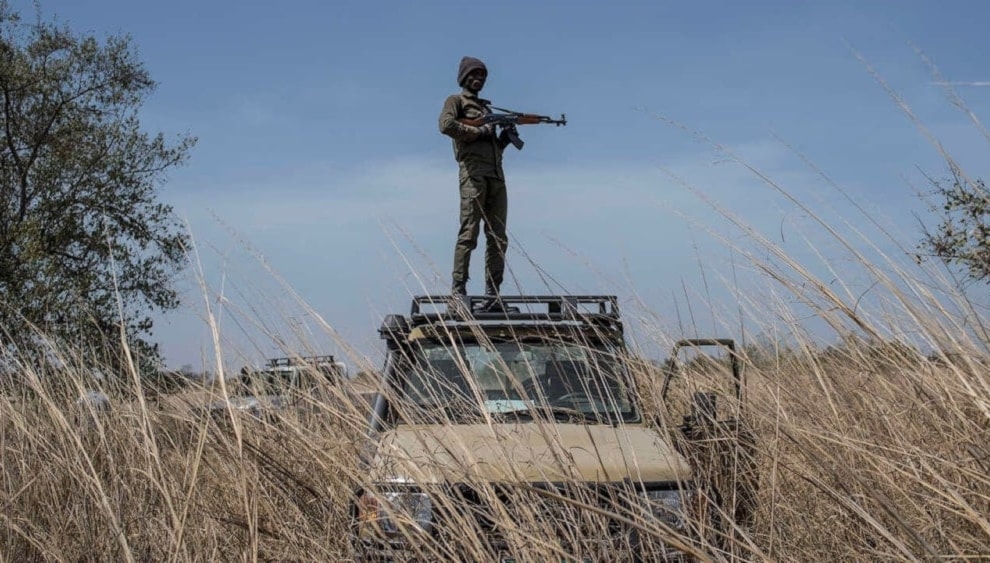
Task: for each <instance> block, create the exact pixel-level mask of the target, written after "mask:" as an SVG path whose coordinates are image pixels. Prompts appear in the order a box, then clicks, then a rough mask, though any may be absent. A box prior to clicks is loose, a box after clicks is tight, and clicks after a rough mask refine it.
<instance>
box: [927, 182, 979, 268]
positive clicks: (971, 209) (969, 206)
mask: <svg viewBox="0 0 990 563" xmlns="http://www.w3.org/2000/svg"><path fill="white" fill-rule="evenodd" d="M933 183H934V185H935V194H936V195H937V196H938V197H939V199H940V201H941V208H934V210H935V211H937V212H940V213H941V219H940V222H939V224H938V226H937V227H936V228H935V229H934V230H928V229H925V233H924V238H923V239H922V242H921V250H922V252H924V253H927V254H929V255H932V256H936V257H938V258H940V259H941V260H942V261H944V262H945V263H946V264H950V265H954V266H958V267H960V268H961V269H962V271H964V272H965V273H966V275H967V276H968V277H969V278H970V279H972V280H975V281H981V282H984V283H986V282H990V190H987V187H986V185H985V184H984V183H983V180H975V181H970V180H968V179H966V178H965V177H963V176H962V175H961V174H958V173H954V174H953V178H952V180H951V181H950V182H945V183H942V182H933Z"/></svg>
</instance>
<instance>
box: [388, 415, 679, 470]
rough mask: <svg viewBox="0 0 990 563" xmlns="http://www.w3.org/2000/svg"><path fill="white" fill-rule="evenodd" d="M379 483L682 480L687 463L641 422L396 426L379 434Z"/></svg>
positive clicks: (658, 435)
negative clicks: (611, 423)
mask: <svg viewBox="0 0 990 563" xmlns="http://www.w3.org/2000/svg"><path fill="white" fill-rule="evenodd" d="M372 472H373V478H374V479H375V480H376V481H377V482H393V483H401V482H415V483H424V484H425V483H440V482H459V481H484V482H519V483H522V482H559V481H565V480H579V481H585V482H600V483H604V482H616V481H622V480H625V479H627V478H628V479H632V480H634V481H643V482H659V481H677V480H687V479H690V477H691V469H690V466H689V465H688V463H687V461H686V460H685V459H684V458H683V457H682V456H681V455H680V454H678V453H677V452H676V451H675V450H674V448H673V447H672V446H671V445H670V444H669V443H668V442H666V441H665V440H663V439H662V438H661V435H660V434H659V433H657V432H656V431H655V430H653V429H650V428H647V427H645V426H642V425H620V426H611V425H604V424H603V425H583V424H559V423H558V424H549V423H538V422H519V423H512V424H495V425H487V424H465V425H441V424H429V425H400V426H398V427H396V428H395V429H392V430H389V431H387V432H385V433H383V435H382V436H381V440H380V441H379V442H378V448H377V451H376V454H375V457H374V461H373V464H372Z"/></svg>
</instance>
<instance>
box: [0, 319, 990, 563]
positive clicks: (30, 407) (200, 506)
mask: <svg viewBox="0 0 990 563" xmlns="http://www.w3.org/2000/svg"><path fill="white" fill-rule="evenodd" d="M932 329H933V331H934V330H936V329H939V334H944V331H942V330H940V329H941V327H936V326H933V327H932ZM747 353H748V355H747V361H746V366H745V368H746V373H747V386H746V388H747V401H746V405H747V409H748V410H747V418H748V420H750V421H751V423H752V426H753V428H754V430H755V432H756V440H757V452H758V459H757V460H756V461H757V466H758V468H759V475H760V488H759V492H758V499H757V510H756V514H755V517H754V519H753V522H752V525H751V526H749V527H748V528H746V529H743V530H738V531H737V532H736V534H735V539H734V545H732V546H730V547H731V548H732V549H731V552H732V553H734V554H735V555H734V556H735V557H740V558H746V559H755V560H764V559H768V560H786V561H813V560H849V559H857V560H862V559H870V560H913V559H943V558H944V559H959V558H981V557H986V556H988V545H990V517H988V515H990V477H988V475H990V471H988V470H990V440H987V436H988V430H990V377H988V372H987V369H986V365H985V358H984V357H983V356H980V355H974V354H968V355H967V354H961V353H960V354H952V355H943V356H935V357H931V358H930V357H925V356H922V355H920V354H917V353H916V352H914V351H913V350H912V349H911V348H909V347H906V346H903V345H894V344H890V343H879V342H876V341H873V342H871V341H868V340H863V339H849V340H848V341H847V342H846V344H845V345H843V346H840V347H833V348H831V349H827V350H821V349H817V348H812V347H810V346H807V347H801V346H797V347H792V348H788V349H782V350H769V349H757V348H749V349H747ZM25 370H27V368H25ZM76 373H79V372H76V371H74V370H73V369H72V368H71V367H69V368H65V369H63V370H62V371H59V372H58V373H54V372H53V373H34V372H30V371H28V372H27V373H25V372H19V373H13V374H10V375H8V377H16V378H17V380H18V381H19V382H21V383H23V382H27V385H26V387H24V386H22V387H17V386H8V389H21V391H19V392H9V393H7V394H5V395H4V397H3V402H2V403H0V415H2V426H0V445H2V448H0V456H2V458H0V463H2V472H0V480H2V491H3V493H2V505H3V510H0V522H2V524H0V556H2V557H3V558H4V559H5V560H10V561H23V560H53V561H62V560H73V561H75V560H203V559H211V560H212V559H224V560H227V559H241V558H251V559H253V558H258V559H263V560H270V559H293V560H346V559H347V558H349V557H350V553H349V550H348V544H347V541H346V538H347V534H348V523H349V517H348V514H347V506H348V502H349V500H350V494H351V492H352V491H353V490H354V489H355V488H356V487H357V486H359V485H361V484H363V482H364V480H366V479H367V475H366V474H365V472H364V471H363V470H362V468H361V464H360V454H361V453H362V452H361V448H362V447H363V446H362V444H363V439H364V424H365V423H364V418H363V417H364V411H365V405H364V404H363V403H361V402H360V401H353V399H354V395H352V394H351V392H352V391H354V390H353V389H348V388H347V385H345V386H344V387H343V388H328V389H324V390H323V391H324V393H323V394H322V395H321V398H320V399H319V401H318V402H317V401H316V400H315V399H312V400H311V402H310V403H309V404H308V405H307V408H306V409H303V412H304V414H285V415H281V416H279V417H277V418H276V419H275V420H272V421H268V422H257V421H252V420H250V419H248V418H244V417H238V416H230V414H229V413H228V414H227V415H225V416H223V417H220V418H219V419H211V418H210V417H209V416H208V415H206V414H203V413H202V412H201V411H199V410H198V409H197V408H196V407H197V406H201V405H203V404H205V403H206V402H207V401H208V400H210V399H211V398H216V396H217V394H218V390H217V389H207V388H202V389H198V390H196V391H193V392H188V391H187V392H185V393H183V394H181V395H175V396H160V397H155V396H151V395H149V394H147V393H146V390H142V389H139V388H137V387H135V385H134V384H122V385H120V386H118V387H115V388H110V389H106V392H107V393H108V394H109V395H110V396H111V397H112V398H113V403H112V404H113V406H112V408H111V410H110V411H109V412H105V413H94V412H91V411H89V410H88V409H86V408H81V407H80V406H79V405H76V404H75V400H76V398H77V397H79V396H80V395H81V393H82V391H83V390H84V389H85V388H86V387H87V385H85V384H84V379H83V378H81V377H79V378H77V377H76V375H75V374H76ZM25 376H27V377H25ZM54 381H59V382H65V381H68V382H70V383H72V382H76V383H77V384H75V385H64V384H62V385H53V384H51V383H52V382H54ZM643 381H644V382H650V381H653V382H657V381H658V379H656V378H643ZM647 384H648V383H647ZM348 385H349V384H348ZM25 389H26V390H25ZM641 392H642V393H643V394H644V396H645V397H651V396H652V397H655V396H656V393H657V392H658V389H656V388H649V387H644V388H642V389H641ZM327 393H329V394H330V395H331V397H332V398H331V399H330V400H328V399H327V398H326V397H327ZM648 404H649V401H648ZM651 408H652V409H655V410H662V409H663V406H659V405H657V404H656V403H655V402H654V403H653V407H651ZM505 517H506V518H512V519H513V521H512V522H513V526H514V528H512V529H516V530H519V531H520V533H521V534H523V535H524V536H525V537H526V538H528V539H527V540H526V541H528V542H530V544H529V545H533V542H534V541H535V542H536V545H539V538H540V537H541V528H540V527H541V526H546V525H549V524H548V523H546V522H542V523H541V522H540V521H532V522H527V523H525V524H522V523H520V521H519V518H520V516H519V515H514V516H513V515H505ZM602 529H604V528H602ZM655 532H656V534H657V536H658V537H661V536H663V534H664V532H663V530H660V529H657V530H655ZM534 538H535V539H534ZM474 539H476V536H473V535H471V534H465V535H461V536H455V537H453V538H448V539H447V543H446V544H444V545H445V548H450V549H453V547H452V546H455V547H459V548H461V551H459V552H460V553H464V552H465V551H466V552H467V553H472V551H471V550H472V549H474V548H475V547H474V545H475V544H473V543H472V541H474ZM458 542H460V543H459V544H458ZM548 545H549V544H548ZM423 548H424V549H427V550H428V551H429V550H435V549H437V548H436V546H425V545H424V546H423ZM477 549H480V548H477ZM547 549H548V551H546V553H554V550H553V546H552V545H550V547H548V548H547ZM434 553H437V552H434ZM442 553H448V552H442ZM475 554H476V555H478V556H479V557H480V556H481V552H476V553H475ZM615 555H616V556H618V555H619V554H615ZM708 556H710V557H712V558H714V559H720V558H728V557H729V555H728V553H727V552H726V553H720V552H715V551H713V550H709V553H708Z"/></svg>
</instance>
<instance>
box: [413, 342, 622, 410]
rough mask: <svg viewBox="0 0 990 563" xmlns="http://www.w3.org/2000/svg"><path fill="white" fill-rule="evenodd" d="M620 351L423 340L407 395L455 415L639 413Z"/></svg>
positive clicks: (420, 403)
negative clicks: (617, 352) (454, 345)
mask: <svg viewBox="0 0 990 563" xmlns="http://www.w3.org/2000/svg"><path fill="white" fill-rule="evenodd" d="M617 358H618V357H617V355H616V354H615V353H614V352H608V351H603V350H596V349H592V348H589V347H588V346H587V345H581V344H576V343H568V342H550V341H533V342H517V341H513V342H496V343H490V344H486V345H481V344H477V343H461V344H459V345H458V346H456V347H452V346H450V345H445V344H442V343H439V342H424V343H421V344H419V345H418V346H417V347H416V348H415V349H414V353H413V358H411V360H410V361H411V364H412V365H408V366H406V367H408V368H409V369H406V370H404V371H405V373H406V377H405V378H404V379H405V382H406V384H405V397H406V399H407V400H408V401H409V402H411V403H412V405H411V406H413V407H416V409H417V410H419V409H423V411H425V412H427V413H430V411H433V412H432V413H431V414H435V412H436V411H437V410H442V411H444V412H445V413H446V415H447V416H449V417H452V418H456V417H458V416H462V415H465V414H474V415H477V414H480V413H481V410H482V409H483V410H484V411H487V412H488V413H491V414H496V415H506V416H519V417H522V416H534V415H536V414H539V413H540V412H541V411H543V412H544V413H549V414H555V415H560V414H564V415H573V416H574V417H576V418H578V419H581V420H582V421H592V422H595V421H597V422H615V421H618V420H632V419H634V418H635V417H636V412H635V407H634V404H633V402H632V401H631V399H630V390H629V389H628V385H627V378H626V374H625V371H624V368H623V365H622V363H621V362H620V361H619V360H618V359H617Z"/></svg>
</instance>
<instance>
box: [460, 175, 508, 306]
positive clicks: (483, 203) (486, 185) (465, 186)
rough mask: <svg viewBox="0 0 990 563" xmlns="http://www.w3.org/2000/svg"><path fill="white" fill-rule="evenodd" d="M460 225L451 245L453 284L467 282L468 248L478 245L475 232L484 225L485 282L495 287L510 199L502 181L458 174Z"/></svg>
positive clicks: (501, 269) (498, 280)
mask: <svg viewBox="0 0 990 563" xmlns="http://www.w3.org/2000/svg"><path fill="white" fill-rule="evenodd" d="M460 180H461V226H460V230H459V231H458V232H457V244H455V245H454V271H453V276H452V277H453V281H454V284H455V285H456V284H459V283H463V284H467V281H468V279H469V278H470V276H469V275H468V271H469V270H470V265H471V251H472V250H474V249H475V248H476V247H477V246H478V231H479V229H480V226H481V224H482V223H484V226H485V282H486V289H487V285H488V284H491V285H493V286H494V288H495V289H497V288H498V287H499V286H500V285H502V275H503V273H504V271H505V250H506V247H507V246H508V244H509V240H508V238H507V237H506V234H505V220H506V215H507V214H508V208H509V202H508V196H507V194H506V189H505V180H504V179H501V178H492V177H487V176H485V177H474V178H472V177H470V176H468V175H466V174H463V173H462V174H461V177H460Z"/></svg>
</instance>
